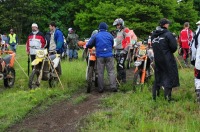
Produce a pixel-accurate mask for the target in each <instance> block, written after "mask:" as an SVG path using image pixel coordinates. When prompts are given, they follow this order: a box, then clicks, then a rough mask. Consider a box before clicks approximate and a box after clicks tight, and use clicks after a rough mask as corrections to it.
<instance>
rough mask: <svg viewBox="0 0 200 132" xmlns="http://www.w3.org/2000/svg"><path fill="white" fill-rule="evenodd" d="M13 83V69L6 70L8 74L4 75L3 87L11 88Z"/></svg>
mask: <svg viewBox="0 0 200 132" xmlns="http://www.w3.org/2000/svg"><path fill="white" fill-rule="evenodd" d="M14 83H15V69H14V68H12V67H11V68H8V74H7V75H6V78H5V79H4V86H5V87H6V88H7V87H8V88H11V87H12V86H13V85H14Z"/></svg>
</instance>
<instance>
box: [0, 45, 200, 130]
mask: <svg viewBox="0 0 200 132" xmlns="http://www.w3.org/2000/svg"><path fill="white" fill-rule="evenodd" d="M80 52H81V51H80ZM16 59H17V60H18V62H19V63H20V65H21V66H22V68H23V70H24V71H25V72H26V73H27V55H26V53H25V47H24V46H19V47H18V50H17V56H16ZM85 68H86V63H85V62H83V61H81V59H80V60H78V61H74V62H71V63H69V62H68V61H66V60H65V61H63V62H62V70H63V75H62V77H61V81H62V83H63V85H64V88H65V89H64V90H62V89H61V87H60V85H58V87H57V88H53V89H52V88H49V87H48V82H44V81H43V82H42V84H41V86H40V88H38V89H35V90H29V88H28V79H27V77H26V76H25V75H24V73H23V72H22V70H21V69H20V68H19V66H18V64H17V63H15V70H16V82H15V85H14V87H13V88H11V89H5V88H4V87H3V81H0V131H5V130H6V128H7V127H9V126H10V125H12V124H14V123H16V122H18V121H21V120H22V119H23V118H24V117H25V116H26V115H27V114H29V113H30V112H31V113H32V112H33V111H34V109H35V108H36V107H41V108H43V107H44V109H46V108H47V107H48V105H51V104H52V103H55V102H57V101H59V100H63V99H69V98H70V97H71V96H72V95H73V93H75V92H76V91H78V89H81V88H84V89H85V85H86V84H85ZM179 76H180V83H181V86H180V87H179V88H176V89H174V90H173V97H174V98H175V99H176V100H177V101H176V102H173V103H168V102H167V101H165V100H164V98H163V96H162V95H161V97H159V98H158V99H157V101H156V102H154V101H152V98H151V92H150V91H149V89H150V88H149V87H147V86H145V88H144V91H143V92H140V91H137V92H136V93H133V92H132V91H131V89H132V84H131V83H132V82H131V81H129V82H128V83H127V84H126V85H124V86H122V87H121V88H120V89H121V91H122V90H123V91H124V90H125V91H126V92H118V93H114V94H109V96H106V97H105V98H103V99H102V101H101V102H102V104H101V106H102V109H101V110H99V111H97V112H95V113H94V114H92V115H90V116H88V117H87V118H86V119H85V121H84V122H85V125H84V128H81V131H85V132H88V131H90V132H94V131H95V132H96V131H105V132H122V131H123V132H124V131H137V132H153V131H158V132H160V131H164V132H169V131H170V132H171V131H173V132H174V131H177V132H179V131H181V132H182V131H186V132H197V131H199V130H200V125H199V124H200V123H199V122H200V118H199V116H200V110H199V106H198V105H197V103H196V102H195V97H196V96H195V92H194V77H193V69H189V68H184V69H180V70H179ZM87 96H88V95H85V94H80V96H79V97H78V98H77V99H75V100H74V101H73V104H79V103H81V102H82V101H83V100H85V99H86V98H87ZM82 126H83V125H82Z"/></svg>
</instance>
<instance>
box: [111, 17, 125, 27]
mask: <svg viewBox="0 0 200 132" xmlns="http://www.w3.org/2000/svg"><path fill="white" fill-rule="evenodd" d="M117 24H120V25H122V26H124V20H123V19H121V18H117V19H116V20H115V21H114V22H113V26H116V25H117Z"/></svg>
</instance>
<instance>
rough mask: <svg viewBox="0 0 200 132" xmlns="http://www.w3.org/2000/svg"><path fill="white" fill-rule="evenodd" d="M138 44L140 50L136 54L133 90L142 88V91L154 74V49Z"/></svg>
mask: <svg viewBox="0 0 200 132" xmlns="http://www.w3.org/2000/svg"><path fill="white" fill-rule="evenodd" d="M144 44H145V42H143V44H141V43H138V44H137V45H138V50H137V53H136V58H135V62H134V66H135V69H134V77H133V90H134V91H135V90H136V87H137V86H139V85H140V86H141V91H142V90H143V84H144V83H145V82H147V81H148V79H150V77H151V76H152V75H153V73H154V68H153V60H152V56H150V55H151V54H150V53H151V52H152V49H148V46H146V45H144Z"/></svg>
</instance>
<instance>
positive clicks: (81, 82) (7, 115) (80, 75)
mask: <svg viewBox="0 0 200 132" xmlns="http://www.w3.org/2000/svg"><path fill="white" fill-rule="evenodd" d="M16 59H17V61H18V62H19V63H20V65H21V67H22V68H23V70H24V71H25V72H26V73H27V55H26V52H25V46H18V49H17V55H16ZM85 68H86V63H85V62H83V61H74V62H71V63H69V62H68V61H67V60H64V61H63V62H62V71H63V75H62V76H61V81H62V83H63V85H64V90H62V89H61V87H60V85H58V87H57V88H49V86H48V82H45V81H42V83H41V86H40V87H39V88H37V89H35V90H29V88H28V78H27V77H26V76H25V75H24V73H23V71H22V70H21V69H20V67H19V65H18V64H17V63H15V70H16V80H15V85H14V87H13V88H11V89H6V88H4V86H3V81H2V80H1V81H0V131H4V130H6V128H7V127H9V126H10V125H12V124H14V123H16V122H18V121H20V120H22V119H23V118H24V117H25V116H26V115H27V114H28V113H30V112H31V111H33V109H34V108H36V107H38V106H40V107H42V106H44V105H47V104H49V105H50V104H52V103H53V102H55V101H59V100H62V99H69V98H70V97H71V95H72V94H73V93H74V92H76V91H77V90H78V89H81V88H85ZM78 102H79V100H77V101H76V102H75V103H78Z"/></svg>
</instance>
